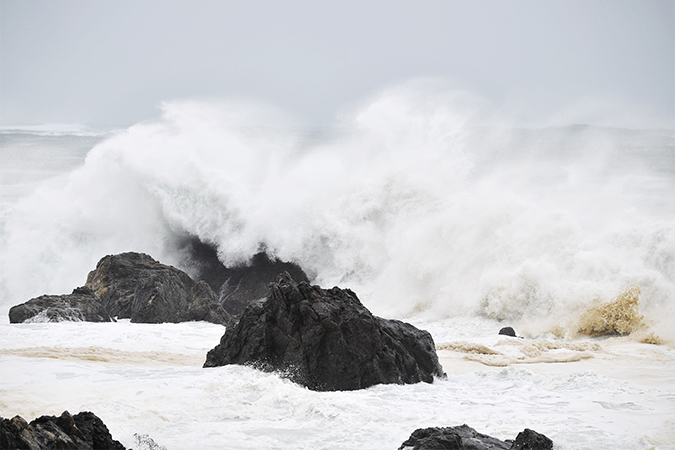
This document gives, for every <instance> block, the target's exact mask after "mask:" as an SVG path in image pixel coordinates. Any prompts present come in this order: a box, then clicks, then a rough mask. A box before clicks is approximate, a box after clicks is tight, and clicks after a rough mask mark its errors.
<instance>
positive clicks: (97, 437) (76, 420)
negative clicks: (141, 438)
mask: <svg viewBox="0 0 675 450" xmlns="http://www.w3.org/2000/svg"><path fill="white" fill-rule="evenodd" d="M0 449H29V450H47V449H49V450H51V449H77V450H80V449H81V450H94V449H96V450H99V449H100V450H125V447H124V446H123V445H122V444H120V443H119V442H118V441H116V440H114V439H113V438H112V436H111V435H110V431H108V427H106V426H105V424H104V423H103V421H102V420H101V419H99V418H98V417H97V416H96V415H95V414H94V413H91V412H88V411H86V412H81V413H79V414H76V415H74V416H71V415H70V413H68V411H64V412H63V414H61V416H59V417H56V416H42V417H38V418H37V419H35V420H33V421H32V422H31V423H28V422H26V421H25V420H24V419H23V418H22V417H20V416H15V417H14V418H13V419H3V418H2V417H0Z"/></svg>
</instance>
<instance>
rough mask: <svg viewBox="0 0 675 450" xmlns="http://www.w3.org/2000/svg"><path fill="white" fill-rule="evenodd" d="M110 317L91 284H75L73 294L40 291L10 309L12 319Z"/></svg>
mask: <svg viewBox="0 0 675 450" xmlns="http://www.w3.org/2000/svg"><path fill="white" fill-rule="evenodd" d="M111 320H112V319H111V317H110V315H109V314H108V312H107V311H106V310H105V308H104V307H103V305H102V304H101V301H100V299H99V298H98V297H97V296H96V294H94V292H93V291H92V290H91V289H89V288H88V287H79V288H76V289H74V290H73V293H72V294H66V295H41V296H40V297H36V298H33V299H31V300H28V301H27V302H25V303H22V304H20V305H16V306H13V307H12V308H10V310H9V322H10V323H22V322H26V321H30V322H63V321H71V322H82V321H84V322H110V321H111Z"/></svg>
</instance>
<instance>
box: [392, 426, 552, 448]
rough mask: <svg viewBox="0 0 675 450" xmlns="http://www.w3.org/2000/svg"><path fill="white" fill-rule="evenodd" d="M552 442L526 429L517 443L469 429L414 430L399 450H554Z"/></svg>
mask: <svg viewBox="0 0 675 450" xmlns="http://www.w3.org/2000/svg"><path fill="white" fill-rule="evenodd" d="M552 448H553V442H552V441H551V440H550V439H549V438H547V437H546V436H544V435H543V434H539V433H537V432H536V431H532V430H530V429H527V428H526V429H525V430H524V431H522V432H520V433H518V436H517V437H516V440H515V441H511V440H507V441H501V440H499V439H496V438H493V437H491V436H488V435H486V434H481V433H479V432H477V431H476V430H474V429H473V428H471V427H470V426H468V425H460V426H458V427H442V428H441V427H433V428H420V429H418V430H415V431H414V432H413V433H412V434H411V435H410V437H409V438H408V440H406V441H405V442H404V443H403V444H401V446H400V447H399V450H441V449H443V450H551V449H552Z"/></svg>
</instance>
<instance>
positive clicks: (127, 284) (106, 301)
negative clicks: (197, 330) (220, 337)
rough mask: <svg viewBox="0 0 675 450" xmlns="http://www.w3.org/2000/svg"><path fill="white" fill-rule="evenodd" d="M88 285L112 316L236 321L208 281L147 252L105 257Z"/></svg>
mask: <svg viewBox="0 0 675 450" xmlns="http://www.w3.org/2000/svg"><path fill="white" fill-rule="evenodd" d="M86 286H87V287H89V288H90V289H91V290H92V291H94V293H95V294H96V295H97V296H98V297H99V298H100V299H101V303H102V305H103V307H104V308H105V309H106V310H107V311H108V312H109V313H110V315H111V316H116V317H118V318H121V319H131V321H132V322H136V323H162V322H174V323H178V322H185V321H191V320H204V321H208V322H213V323H220V324H223V325H226V326H229V325H231V324H232V317H231V316H230V315H229V314H228V313H227V312H226V311H225V310H224V309H223V308H222V306H220V303H219V302H218V298H217V296H216V294H215V293H214V292H213V290H212V289H211V288H210V287H209V286H208V285H207V284H206V283H205V282H203V281H200V282H196V281H194V280H193V279H192V278H190V276H189V275H188V274H186V273H185V272H183V271H181V270H178V269H176V268H175V267H172V266H167V265H164V264H161V263H159V262H157V261H155V260H154V259H153V258H152V257H150V256H148V255H146V254H144V253H134V252H129V253H121V254H118V255H108V256H105V257H103V258H102V259H101V260H100V261H99V262H98V264H97V265H96V269H95V270H93V271H91V272H90V273H89V276H88V277H87V283H86Z"/></svg>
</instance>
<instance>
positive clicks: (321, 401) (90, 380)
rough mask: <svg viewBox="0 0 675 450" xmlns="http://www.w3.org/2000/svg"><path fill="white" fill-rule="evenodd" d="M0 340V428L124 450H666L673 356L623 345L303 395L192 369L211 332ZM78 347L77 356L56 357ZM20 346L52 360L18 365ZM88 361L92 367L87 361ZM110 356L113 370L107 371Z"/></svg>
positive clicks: (59, 330)
mask: <svg viewBox="0 0 675 450" xmlns="http://www.w3.org/2000/svg"><path fill="white" fill-rule="evenodd" d="M0 328H1V329H0V331H1V332H0V336H1V339H2V342H0V348H3V349H14V350H17V352H16V353H12V352H9V351H5V352H1V353H0V415H2V416H3V417H7V416H10V417H11V416H13V415H15V414H20V415H22V416H24V417H25V418H27V419H29V420H30V419H32V418H34V417H36V416H39V415H42V414H56V415H58V414H60V413H61V412H62V411H63V410H64V409H67V410H69V411H70V412H72V413H74V412H79V411H82V410H91V411H93V412H95V413H96V414H97V415H98V416H100V417H101V418H102V419H103V420H104V422H105V423H106V424H107V425H108V427H109V429H110V430H111V432H112V434H113V436H114V437H115V438H117V439H119V440H121V441H122V443H123V444H125V445H126V446H128V447H131V446H133V445H134V443H135V442H136V439H135V438H134V434H140V435H148V436H150V437H151V438H152V439H153V440H154V441H155V442H156V443H157V444H158V445H162V446H165V447H167V449H169V450H179V449H189V448H194V447H195V445H198V446H199V447H200V448H205V449H216V448H261V447H264V448H280V449H291V448H317V449H328V448H331V449H347V448H365V449H381V448H398V446H399V445H400V444H401V443H402V442H403V441H404V440H405V439H406V438H407V437H408V436H409V434H410V433H411V432H412V431H414V430H415V429H416V428H420V427H428V426H451V425H460V424H462V423H467V424H469V425H470V426H472V427H474V428H476V429H477V430H478V431H480V432H484V433H487V434H490V435H493V436H495V437H498V438H500V439H509V438H510V439H512V438H514V437H515V436H516V434H517V433H518V432H519V431H522V429H523V428H525V427H528V428H532V429H534V430H537V431H539V432H542V433H544V434H546V435H547V436H549V437H551V438H552V439H553V440H554V441H555V442H556V445H557V447H556V448H560V449H566V450H572V449H574V450H577V449H614V448H625V449H629V450H630V449H636V450H637V449H643V448H645V447H646V446H647V443H650V445H653V446H656V448H667V447H666V446H667V445H668V443H669V442H670V441H668V440H667V439H668V437H669V436H670V435H669V434H668V433H669V431H668V430H670V429H671V428H672V411H673V410H674V409H673V407H674V406H675V404H674V402H675V397H673V396H672V392H671V389H670V388H671V382H672V379H673V376H675V372H674V369H673V368H674V367H675V364H674V363H675V354H673V352H672V350H667V349H666V348H664V347H662V346H652V345H646V344H637V343H635V342H632V341H627V340H625V339H614V340H605V341H602V343H601V345H602V348H603V351H602V352H595V353H596V355H595V357H594V358H591V359H587V360H582V361H579V362H567V363H562V364H549V363H532V364H527V365H526V366H520V365H516V366H514V367H509V368H497V367H489V366H484V365H482V364H480V363H477V362H472V361H467V360H458V361H455V360H454V359H453V358H452V356H451V355H450V356H449V354H448V352H447V351H441V352H440V355H441V360H442V362H443V363H444V365H445V369H446V371H447V372H448V374H449V377H448V379H447V380H445V381H442V380H437V381H435V382H434V383H433V384H425V383H421V384H417V385H408V386H399V385H393V386H392V385H387V386H375V387H373V388H370V389H366V390H362V391H354V392H313V391H309V390H307V389H304V388H302V387H300V386H297V385H294V384H292V383H290V382H289V381H287V380H283V379H281V378H279V377H278V376H277V375H275V374H265V373H261V372H258V371H256V370H254V369H251V368H246V367H241V366H227V367H220V368H213V369H202V368H201V367H200V366H201V364H202V362H203V356H204V355H205V352H206V350H207V349H209V348H211V347H212V346H214V345H215V344H216V343H217V342H218V340H219V337H220V334H221V333H222V327H220V326H217V325H212V324H201V323H186V324H162V325H138V324H129V323H116V324H115V323H110V324H93V323H60V324H26V325H8V324H4V325H0ZM455 330H456V331H457V333H453V329H445V331H444V332H445V334H446V336H448V337H450V338H452V337H454V338H455V339H456V338H457V337H458V336H460V335H465V336H466V334H468V333H467V330H459V329H457V328H455ZM486 339H487V338H479V339H477V340H474V341H473V343H474V344H479V343H481V342H485V340H486ZM490 339H494V340H497V342H498V341H499V340H504V339H507V338H505V337H503V336H497V337H494V338H490ZM436 340H437V341H439V339H438V337H437V336H436ZM470 341H471V340H469V342H470ZM87 345H88V346H89V348H90V352H91V353H90V354H88V355H85V354H79V355H78V353H77V352H76V351H74V352H72V353H71V354H70V355H69V354H68V350H69V349H70V350H77V349H81V348H83V347H86V346H87ZM33 346H38V347H39V348H44V349H52V350H53V351H54V352H55V353H53V354H51V355H47V354H43V355H40V354H31V353H30V352H29V351H25V352H24V353H21V352H20V350H30V349H31V348H34V347H33ZM97 348H98V349H100V350H101V353H100V356H101V358H99V359H97V358H90V356H92V355H94V354H95V352H96V349H97ZM150 349H156V350H157V351H158V352H160V353H163V354H165V355H166V354H170V353H171V354H174V355H185V356H186V357H195V358H194V359H193V362H192V363H191V364H190V363H189V361H188V360H189V358H188V359H177V360H170V359H163V360H152V359H146V360H143V358H138V357H134V354H136V356H139V355H143V354H144V353H145V352H148V351H150ZM113 350H117V351H118V357H117V358H116V359H114V360H110V359H109V358H110V356H111V355H112V354H113V353H114V352H113ZM57 354H58V355H57ZM199 355H201V356H202V359H201V360H197V359H196V357H197V356H199ZM57 356H58V357H57ZM462 361H464V362H462ZM455 363H456V364H455ZM669 421H670V422H669ZM669 423H670V425H669ZM670 437H671V436H670Z"/></svg>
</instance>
